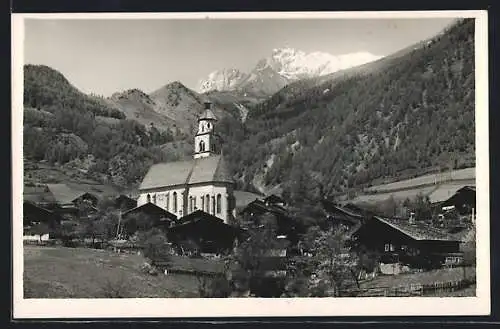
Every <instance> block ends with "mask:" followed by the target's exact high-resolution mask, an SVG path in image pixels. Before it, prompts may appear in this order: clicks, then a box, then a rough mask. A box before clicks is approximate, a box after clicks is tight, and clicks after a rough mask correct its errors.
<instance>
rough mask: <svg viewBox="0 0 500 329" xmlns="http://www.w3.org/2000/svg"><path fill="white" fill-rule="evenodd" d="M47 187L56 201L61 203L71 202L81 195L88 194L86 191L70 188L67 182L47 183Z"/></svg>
mask: <svg viewBox="0 0 500 329" xmlns="http://www.w3.org/2000/svg"><path fill="white" fill-rule="evenodd" d="M47 188H48V189H49V192H50V194H51V196H52V198H53V200H51V201H55V202H57V203H59V204H69V203H72V202H73V201H75V200H76V199H78V198H79V197H81V196H83V195H85V194H87V192H85V191H79V190H75V189H72V188H70V187H69V186H67V185H66V184H47Z"/></svg>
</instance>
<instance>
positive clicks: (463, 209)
mask: <svg viewBox="0 0 500 329" xmlns="http://www.w3.org/2000/svg"><path fill="white" fill-rule="evenodd" d="M441 207H442V208H447V207H453V208H454V209H456V210H457V211H458V213H459V214H461V215H465V214H471V213H472V209H474V208H476V187H475V186H464V187H462V188H461V189H459V190H458V191H457V192H455V194H453V195H452V196H451V197H450V198H448V199H446V200H444V201H443V202H441Z"/></svg>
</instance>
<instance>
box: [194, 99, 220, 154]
mask: <svg viewBox="0 0 500 329" xmlns="http://www.w3.org/2000/svg"><path fill="white" fill-rule="evenodd" d="M210 107H211V103H209V102H205V111H204V112H203V114H202V115H201V116H200V117H199V118H198V132H197V133H196V136H194V155H193V157H194V158H195V159H198V158H203V157H208V156H211V155H213V154H215V151H216V150H215V142H216V141H215V135H214V125H215V121H217V118H216V117H215V115H214V113H213V112H212V110H211V109H210Z"/></svg>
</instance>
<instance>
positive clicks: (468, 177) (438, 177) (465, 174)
mask: <svg viewBox="0 0 500 329" xmlns="http://www.w3.org/2000/svg"><path fill="white" fill-rule="evenodd" d="M475 178H476V169H475V168H465V169H459V170H453V171H451V172H446V173H438V174H429V175H423V176H419V177H415V178H412V179H406V180H401V181H397V182H393V183H389V184H382V185H376V186H371V187H370V188H368V189H367V191H369V192H375V191H376V192H379V193H383V192H390V191H395V190H401V189H410V188H415V187H417V186H422V185H432V184H435V183H440V182H444V181H474V180H475Z"/></svg>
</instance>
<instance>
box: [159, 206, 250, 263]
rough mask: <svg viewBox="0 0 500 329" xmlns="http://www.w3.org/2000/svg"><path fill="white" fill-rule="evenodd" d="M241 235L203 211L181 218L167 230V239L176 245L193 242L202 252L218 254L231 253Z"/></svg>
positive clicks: (234, 228) (238, 230)
mask: <svg viewBox="0 0 500 329" xmlns="http://www.w3.org/2000/svg"><path fill="white" fill-rule="evenodd" d="M241 234H242V232H241V230H240V229H238V228H236V227H234V226H231V225H228V224H225V223H224V221H223V220H222V219H220V218H218V217H215V216H213V215H211V214H209V213H206V212H204V211H202V210H196V211H194V212H192V213H190V214H189V215H186V216H184V217H182V218H180V219H179V220H178V221H177V222H176V223H175V224H174V225H173V226H171V227H169V229H168V230H167V237H168V239H169V241H171V242H172V243H173V244H174V245H177V246H182V244H183V243H184V242H185V241H192V242H194V243H195V244H196V245H197V246H198V247H199V250H200V252H204V253H216V254H217V253H224V252H227V251H230V250H231V249H232V248H233V246H234V243H235V241H236V239H237V238H238V237H239V236H240V235H241Z"/></svg>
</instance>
